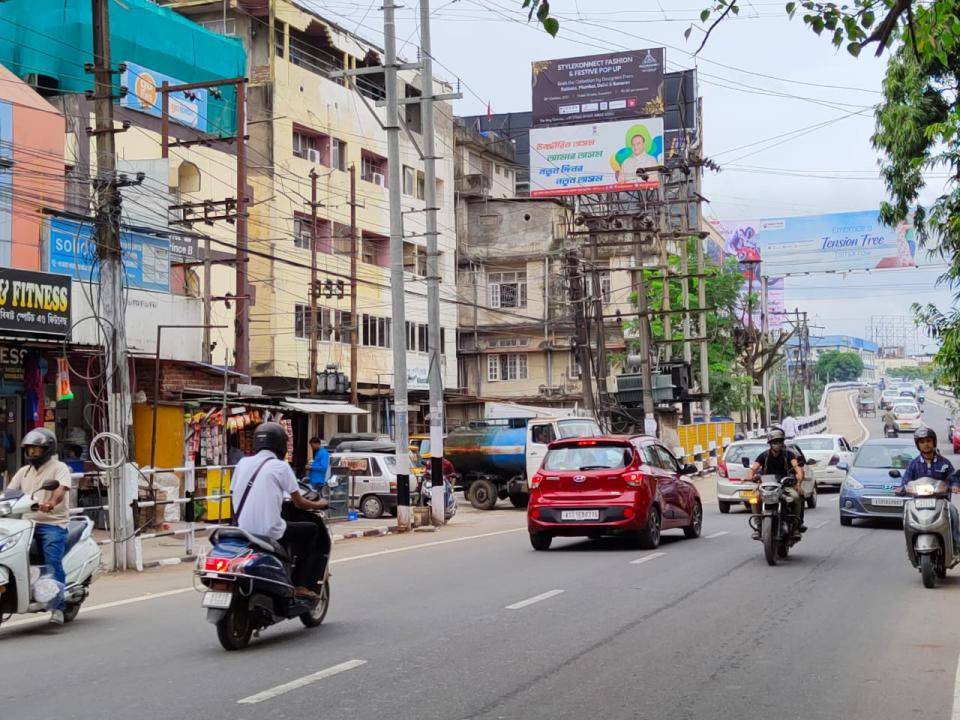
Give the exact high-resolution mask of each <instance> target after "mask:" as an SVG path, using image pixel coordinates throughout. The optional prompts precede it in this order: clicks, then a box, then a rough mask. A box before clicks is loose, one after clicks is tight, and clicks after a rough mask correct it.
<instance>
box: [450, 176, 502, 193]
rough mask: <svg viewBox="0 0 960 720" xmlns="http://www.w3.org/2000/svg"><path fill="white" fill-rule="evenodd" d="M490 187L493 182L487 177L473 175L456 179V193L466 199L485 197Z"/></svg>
mask: <svg viewBox="0 0 960 720" xmlns="http://www.w3.org/2000/svg"><path fill="white" fill-rule="evenodd" d="M492 187H493V180H492V179H491V178H490V176H489V175H483V174H481V173H474V174H471V175H461V176H459V177H458V178H457V192H458V193H460V194H461V195H465V196H468V197H480V198H483V197H487V196H489V195H490V189H491V188H492Z"/></svg>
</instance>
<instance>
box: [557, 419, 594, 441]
mask: <svg viewBox="0 0 960 720" xmlns="http://www.w3.org/2000/svg"><path fill="white" fill-rule="evenodd" d="M557 430H558V431H559V433H560V437H561V438H575V437H593V436H595V435H599V434H600V426H599V425H597V424H596V423H595V422H594V421H593V420H563V421H561V422H558V423H557Z"/></svg>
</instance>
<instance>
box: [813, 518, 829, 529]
mask: <svg viewBox="0 0 960 720" xmlns="http://www.w3.org/2000/svg"><path fill="white" fill-rule="evenodd" d="M829 524H830V521H829V520H824V521H823V522H822V523H820V524H819V525H817V526H816V527H815V528H813V529H814V530H819V529H820V528H823V527H826V526H827V525H829Z"/></svg>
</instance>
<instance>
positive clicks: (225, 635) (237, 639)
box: [217, 607, 253, 651]
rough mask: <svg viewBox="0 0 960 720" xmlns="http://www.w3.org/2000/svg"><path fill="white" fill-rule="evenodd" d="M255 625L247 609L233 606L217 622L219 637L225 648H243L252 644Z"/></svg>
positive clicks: (228, 649) (230, 649)
mask: <svg viewBox="0 0 960 720" xmlns="http://www.w3.org/2000/svg"><path fill="white" fill-rule="evenodd" d="M252 635H253V625H252V624H251V623H250V613H248V612H247V610H246V609H245V608H244V609H240V608H237V607H231V608H230V609H229V610H227V613H226V614H225V615H224V616H223V617H222V618H220V621H219V622H218V623H217V639H218V640H219V641H220V644H221V645H222V646H223V649H224V650H227V651H233V650H243V648H245V647H246V646H247V645H249V644H250V637H251V636H252Z"/></svg>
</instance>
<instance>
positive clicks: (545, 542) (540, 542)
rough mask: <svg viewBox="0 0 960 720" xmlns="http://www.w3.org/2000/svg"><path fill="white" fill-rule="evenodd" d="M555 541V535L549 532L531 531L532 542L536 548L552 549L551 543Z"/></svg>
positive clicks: (540, 549) (539, 549) (541, 549)
mask: <svg viewBox="0 0 960 720" xmlns="http://www.w3.org/2000/svg"><path fill="white" fill-rule="evenodd" d="M552 542H553V535H548V534H547V533H530V544H531V545H532V546H533V549H534V550H538V551H541V552H542V551H544V550H549V549H550V543H552Z"/></svg>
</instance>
